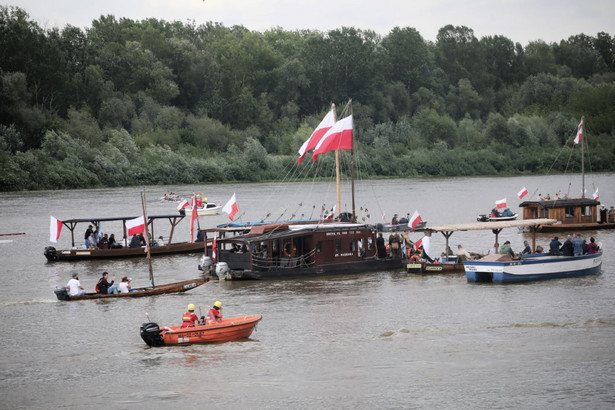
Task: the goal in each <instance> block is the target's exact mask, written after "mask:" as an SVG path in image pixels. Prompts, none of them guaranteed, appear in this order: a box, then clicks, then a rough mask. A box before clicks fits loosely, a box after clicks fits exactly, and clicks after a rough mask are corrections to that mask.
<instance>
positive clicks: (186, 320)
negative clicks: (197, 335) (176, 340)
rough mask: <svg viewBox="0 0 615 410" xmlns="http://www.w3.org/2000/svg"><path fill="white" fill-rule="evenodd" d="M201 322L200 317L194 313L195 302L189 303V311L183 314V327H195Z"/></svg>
mask: <svg viewBox="0 0 615 410" xmlns="http://www.w3.org/2000/svg"><path fill="white" fill-rule="evenodd" d="M198 322H199V317H198V316H197V315H196V314H195V313H194V303H191V304H189V305H188V311H187V312H186V313H184V315H183V316H182V328H184V327H193V326H194V325H195V324H196V323H198Z"/></svg>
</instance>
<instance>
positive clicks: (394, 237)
mask: <svg viewBox="0 0 615 410" xmlns="http://www.w3.org/2000/svg"><path fill="white" fill-rule="evenodd" d="M389 247H390V248H391V256H392V257H393V258H401V238H400V237H399V234H398V233H397V231H396V230H395V228H393V229H392V233H391V236H389Z"/></svg>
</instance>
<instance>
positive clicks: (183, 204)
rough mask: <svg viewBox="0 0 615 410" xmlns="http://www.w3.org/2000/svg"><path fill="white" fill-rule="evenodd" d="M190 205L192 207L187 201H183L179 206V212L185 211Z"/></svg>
mask: <svg viewBox="0 0 615 410" xmlns="http://www.w3.org/2000/svg"><path fill="white" fill-rule="evenodd" d="M188 205H190V202H188V201H186V200H185V199H184V200H182V201H181V202H180V203H179V205H177V210H178V211H181V210H182V209H184V208H185V207H187V206H188Z"/></svg>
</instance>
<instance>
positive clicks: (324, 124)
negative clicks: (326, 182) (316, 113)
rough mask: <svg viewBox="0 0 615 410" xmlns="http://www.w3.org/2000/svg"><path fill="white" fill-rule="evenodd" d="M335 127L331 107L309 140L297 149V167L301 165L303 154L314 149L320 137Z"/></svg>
mask: <svg viewBox="0 0 615 410" xmlns="http://www.w3.org/2000/svg"><path fill="white" fill-rule="evenodd" d="M334 125H335V108H334V107H331V110H330V111H329V112H328V113H327V115H325V118H323V120H322V121H321V122H320V124H318V126H317V127H316V129H315V130H314V132H313V133H312V135H310V138H308V139H307V140H306V141H305V142H304V143H303V145H302V146H301V148H299V159H298V160H297V165H301V161H303V157H304V156H305V154H306V153H307V152H308V151H309V150H311V149H314V148H316V145H318V143H319V142H320V140H321V139H322V137H323V136H324V135H325V134H326V133H327V131H329V130H330V129H331V127H333V126H334Z"/></svg>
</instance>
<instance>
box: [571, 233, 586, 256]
mask: <svg viewBox="0 0 615 410" xmlns="http://www.w3.org/2000/svg"><path fill="white" fill-rule="evenodd" d="M584 243H585V241H584V240H583V238H581V235H579V234H576V233H575V234H573V235H572V248H573V251H574V256H581V255H583V244H584Z"/></svg>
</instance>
